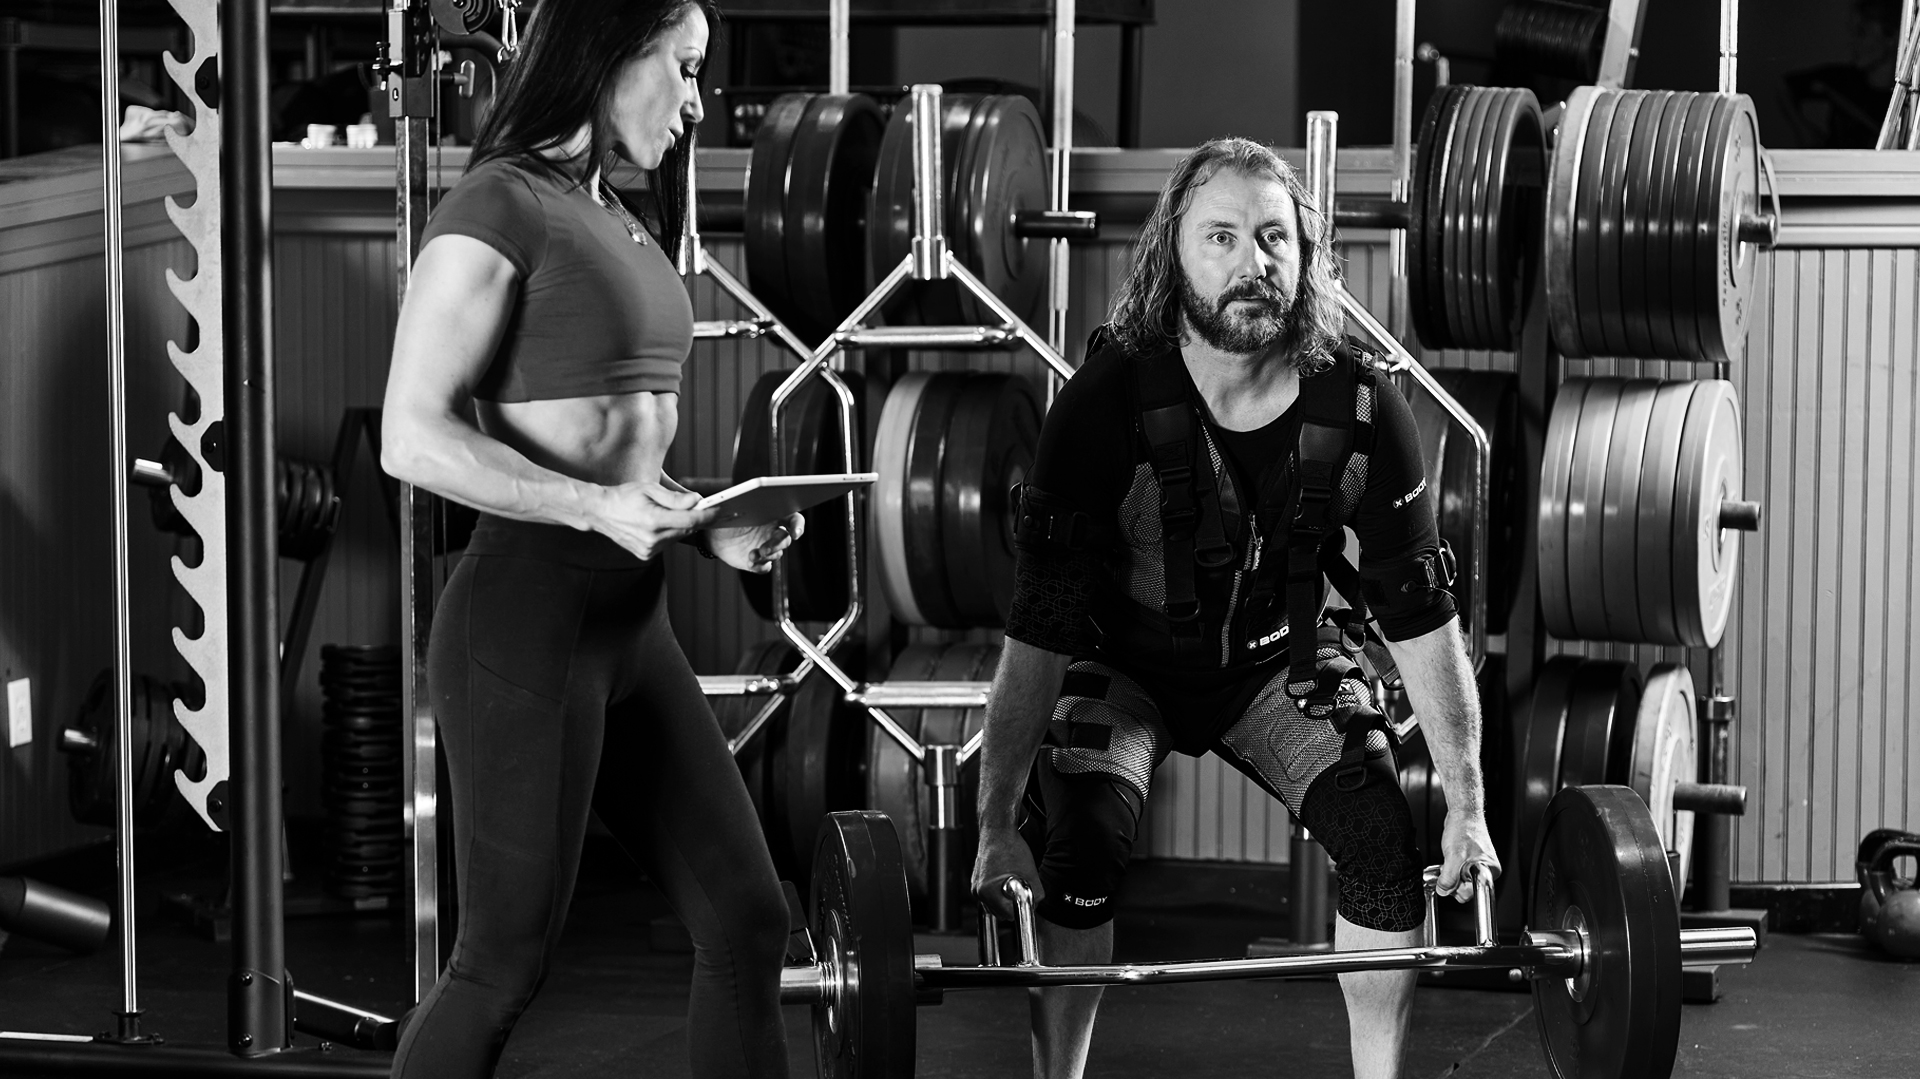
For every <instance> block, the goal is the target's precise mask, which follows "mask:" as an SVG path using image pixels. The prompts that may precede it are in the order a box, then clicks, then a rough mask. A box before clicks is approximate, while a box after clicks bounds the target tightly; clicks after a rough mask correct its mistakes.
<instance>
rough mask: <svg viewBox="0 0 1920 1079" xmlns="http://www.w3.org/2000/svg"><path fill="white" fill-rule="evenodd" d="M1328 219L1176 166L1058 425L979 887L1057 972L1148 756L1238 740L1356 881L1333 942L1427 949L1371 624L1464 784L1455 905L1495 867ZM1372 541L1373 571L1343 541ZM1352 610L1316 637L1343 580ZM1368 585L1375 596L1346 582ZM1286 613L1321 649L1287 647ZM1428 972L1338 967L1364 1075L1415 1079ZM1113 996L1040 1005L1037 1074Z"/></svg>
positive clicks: (1077, 1052) (1033, 529)
mask: <svg viewBox="0 0 1920 1079" xmlns="http://www.w3.org/2000/svg"><path fill="white" fill-rule="evenodd" d="M1331 235H1332V229H1331V226H1330V223H1329V221H1328V220H1327V217H1326V216H1325V215H1324V214H1323V213H1321V212H1320V211H1319V210H1317V209H1316V208H1315V207H1314V206H1313V205H1312V202H1311V200H1310V198H1309V196H1308V194H1307V192H1306V191H1305V189H1304V188H1303V187H1302V185H1301V183H1300V181H1299V179H1298V177H1297V175H1296V174H1295V173H1294V171H1293V169H1292V168H1290V167H1289V166H1288V165H1287V164H1286V163H1285V162H1284V161H1282V160H1281V159H1280V158H1279V156H1278V155H1276V154H1275V153H1274V152H1273V151H1272V150H1271V149H1269V148H1267V147H1264V146H1261V145H1259V144H1256V143H1253V142H1249V141H1247V140H1244V139H1220V140H1215V141H1213V142H1210V143H1208V144H1206V145H1204V146H1201V147H1200V148H1198V149H1196V150H1195V151H1193V153H1192V154H1190V155H1189V156H1188V157H1187V158H1185V159H1184V160H1183V161H1182V162H1181V163H1180V164H1179V165H1177V166H1176V167H1175V168H1174V170H1173V172H1172V174H1171V175H1170V176H1169V178H1168V180H1167V183H1166V186H1165V188H1164V190H1163V191H1162V192H1161V194H1160V198H1159V201H1158V203H1157V204H1156V206H1155V207H1154V210H1153V212H1152V214H1151V215H1150V216H1149V217H1148V219H1147V222H1146V224H1145V225H1144V226H1143V227H1142V229H1141V233H1140V237H1139V240H1138V245H1137V247H1136V250H1135V255H1134V261H1133V266H1132V269H1131V271H1130V273H1129V275H1128V277H1127V279H1126V281H1125V282H1124V283H1123V284H1122V286H1121V288H1120V291H1119V294H1118V296H1117V297H1116V299H1115V303H1114V309H1113V312H1112V321H1111V323H1110V324H1109V325H1108V326H1106V327H1103V328H1102V330H1101V332H1100V333H1098V334H1096V335H1095V339H1094V341H1093V342H1092V343H1091V344H1090V346H1089V353H1090V354H1089V356H1088V358H1087V360H1086V363H1085V364H1084V366H1082V367H1081V369H1080V371H1079V372H1078V373H1077V374H1076V375H1075V376H1074V377H1073V379H1072V380H1071V381H1070V382H1068V383H1067V385H1066V387H1065V388H1064V389H1063V390H1062V391H1061V393H1060V395H1059V398H1058V400H1057V401H1056V402H1055V404H1054V406H1053V408H1052V410H1051V411H1050V412H1049V413H1048V415H1047V420H1046V425H1045V428H1044V430H1043V431H1042V434H1041V438H1040V447H1039V451H1038V453H1037V455H1036V457H1035V460H1034V464H1033V468H1032V470H1031V471H1030V472H1029V474H1028V479H1027V483H1026V484H1025V485H1024V487H1023V488H1022V489H1021V493H1020V496H1019V497H1020V509H1019V514H1018V525H1017V531H1016V538H1017V541H1018V547H1019V560H1018V570H1017V584H1016V590H1015V594H1014V601H1013V608H1012V611H1011V614H1010V615H1009V618H1008V621H1007V641H1006V648H1005V651H1004V653H1003V655H1002V658H1001V660H1000V666H999V670H998V674H997V677H996V678H995V681H994V685H993V692H992V696H991V703H990V704H989V705H988V709H987V719H986V741H985V745H984V747H983V749H982V751H981V771H980V791H979V821H980V853H979V859H978V862H977V863H976V865H975V869H974V887H975V890H976V892H977V893H979V894H980V895H981V897H982V899H983V901H984V902H986V903H988V904H989V905H990V906H991V907H993V908H994V909H996V910H997V911H998V912H999V913H1001V914H1002V915H1003V916H1004V915H1010V914H1011V913H1012V911H1011V907H1010V905H1009V903H1008V901H1007V899H1006V897H1005V893H1004V890H1003V885H1004V883H1005V881H1006V879H1007V878H1009V877H1018V878H1020V879H1021V880H1023V881H1026V882H1028V884H1029V885H1030V886H1032V887H1033V889H1034V892H1035V894H1036V896H1037V897H1038V912H1039V914H1040V920H1039V921H1040V931H1039V941H1040V950H1041V959H1042V961H1044V962H1047V963H1050V964H1055V965H1062V964H1065V965H1072V964H1086V963H1104V962H1108V961H1110V958H1111V955H1112V951H1113V924H1112V918H1113V911H1112V904H1111V899H1112V896H1113V894H1114V891H1115V889H1116V888H1117V887H1118V885H1119V883H1120V879H1121V877H1122V875H1123V874H1124V872H1125V869H1126V865H1127V861H1128V858H1129V856H1130V854H1131V852H1132V849H1133V844H1134V840H1135V835H1136V832H1137V830H1138V827H1139V821H1140V813H1141V810H1142V808H1143V807H1144V805H1145V803H1146V798H1147V794H1148V790H1149V785H1150V781H1151V778H1152V775H1153V771H1154V769H1155V768H1156V767H1157V766H1158V765H1159V764H1160V762H1161V761H1163V760H1164V759H1165V758H1166V756H1167V754H1168V753H1170V752H1172V751H1174V750H1179V751H1181V752H1184V753H1188V754H1191V755H1196V756H1197V755H1199V754H1202V753H1206V752H1213V753H1218V754H1220V755H1221V756H1222V757H1223V758H1224V759H1226V760H1227V761H1228V762H1230V763H1231V764H1233V766H1234V767H1236V768H1238V769H1239V770H1240V771H1242V772H1243V773H1245V774H1246V775H1248V776H1249V777H1250V778H1252V779H1253V780H1254V781H1255V782H1257V783H1258V784H1259V785H1260V786H1261V787H1262V788H1264V789H1265V790H1266V791H1267V792H1268V793H1270V794H1272V795H1273V796H1274V797H1276V798H1280V799H1282V800H1283V801H1284V802H1285V804H1286V806H1287V808H1288V810H1289V811H1290V812H1292V813H1293V814H1294V815H1295V816H1296V817H1297V818H1298V819H1300V820H1301V821H1302V823H1304V824H1305V825H1306V826H1307V827H1308V828H1309V829H1310V830H1311V831H1312V832H1313V834H1314V835H1315V836H1316V837H1317V838H1318V839H1319V840H1320V841H1321V843H1323V844H1324V845H1325V847H1326V849H1327V851H1328V853H1329V854H1330V855H1332V857H1333V858H1334V860H1335V862H1336V863H1337V865H1338V867H1339V871H1340V872H1339V880H1340V905H1339V916H1338V919H1337V921H1336V929H1335V944H1336V946H1337V947H1339V948H1340V949H1342V950H1351V949H1360V948H1399V947H1407V946H1410V945H1412V944H1413V943H1414V942H1415V941H1416V940H1417V939H1418V937H1419V931H1420V926H1421V923H1422V920H1423V918H1424V914H1425V910H1424V906H1425V904H1424V897H1423V894H1422V890H1423V886H1422V881H1421V870H1422V867H1421V865H1420V863H1419V860H1418V854H1417V852H1416V850H1415V848H1414V842H1413V831H1412V821H1411V816H1410V814H1409V811H1408V809H1407V804H1406V800H1405V798H1404V797H1403V796H1402V795H1401V793H1400V789H1399V785H1398V783H1397V782H1396V779H1395V774H1394V769H1393V762H1392V758H1391V756H1390V754H1389V750H1388V740H1387V736H1386V730H1385V724H1384V723H1383V722H1382V721H1381V720H1380V717H1379V715H1378V713H1377V712H1375V711H1374V710H1373V709H1372V707H1371V705H1370V703H1369V701H1370V696H1371V695H1370V693H1369V691H1368V689H1367V686H1366V684H1365V682H1364V681H1363V680H1362V678H1361V676H1360V670H1359V668H1358V667H1357V665H1356V664H1355V663H1354V662H1353V659H1352V657H1353V656H1354V655H1355V654H1356V653H1357V652H1358V651H1359V649H1360V644H1359V638H1360V637H1361V630H1362V623H1363V621H1364V620H1365V619H1366V618H1367V617H1368V615H1367V612H1368V611H1369V610H1370V611H1371V617H1372V618H1373V619H1376V620H1377V621H1376V623H1375V626H1376V628H1377V632H1378V634H1379V635H1383V636H1384V637H1385V645H1386V649H1385V651H1386V652H1388V653H1390V654H1391V656H1392V658H1393V660H1394V661H1395V662H1396V663H1397V665H1398V668H1399V671H1400V675H1401V677H1402V678H1403V679H1404V682H1405V684H1406V687H1407V692H1408V695H1409V697H1410V699H1411V701H1412V703H1413V706H1414V708H1415V710H1416V711H1417V713H1418V714H1419V715H1420V717H1421V720H1422V725H1423V727H1424V729H1425V732H1426V737H1427V742H1428V744H1429V746H1430V747H1431V752H1432V754H1433V759H1434V765H1435V768H1436V769H1437V771H1438V773H1439V775H1440V778H1441V782H1442V783H1443V785H1444V786H1445V788H1446V791H1447V803H1448V814H1447V820H1446V828H1445V834H1444V839H1443V849H1444V867H1443V870H1442V875H1441V879H1440V882H1439V886H1438V887H1439V891H1441V892H1442V893H1450V894H1453V895H1454V896H1455V897H1456V898H1457V899H1459V900H1460V901H1462V902H1464V901H1466V900H1467V899H1469V898H1471V895H1472V882H1471V878H1469V877H1468V876H1466V867H1467V866H1468V865H1469V863H1480V864H1483V865H1485V866H1487V867H1488V868H1489V869H1491V870H1494V871H1497V870H1498V862H1497V860H1496V859H1495V857H1494V854H1493V846H1492V842H1491V841H1490V839H1489V838H1488V835H1487V827H1486V816H1485V812H1484V807H1483V801H1482V799H1483V792H1482V789H1481V778H1480V770H1479V763H1478V762H1479V727H1480V717H1479V707H1478V698H1477V696H1476V694H1475V691H1474V683H1473V675H1472V670H1471V668H1470V666H1469V664H1468V660H1467V654H1466V649H1465V647H1464V644H1463V642H1462V638H1461V635H1460V631H1459V628H1458V623H1457V620H1456V618H1455V613H1454V608H1453V601H1452V598H1451V596H1450V595H1449V594H1448V593H1447V591H1446V589H1445V586H1446V584H1447V583H1448V581H1449V579H1450V578H1451V556H1450V554H1449V552H1447V551H1446V549H1445V547H1444V545H1443V544H1442V543H1441V541H1440V539H1439V535H1438V531H1437V529H1436V527H1435V523H1434V513H1433V506H1432V502H1431V499H1430V498H1429V497H1428V496H1427V495H1426V479H1425V476H1424V475H1423V466H1422V462H1421V456H1420V449H1419V438H1418V436H1417V433H1416V431H1415V428H1414V424H1413V418H1412V415H1411V413H1410V412H1409V410H1408V408H1407V404H1406V402H1405V401H1404V400H1403V399H1402V398H1401V396H1400V395H1399V393H1398V392H1397V391H1396V390H1395V389H1394V388H1393V386H1392V384H1391V383H1390V382H1388V381H1387V380H1386V379H1385V378H1384V377H1382V376H1381V375H1380V374H1379V373H1378V372H1377V371H1376V370H1375V368H1374V365H1373V362H1372V360H1371V358H1370V357H1368V356H1366V355H1365V354H1363V353H1361V352H1360V351H1359V349H1358V348H1357V346H1356V345H1355V344H1354V343H1353V342H1350V341H1347V340H1345V339H1344V338H1343V336H1342V326H1343V321H1342V315H1341V312H1340V308H1339V305H1338V301H1337V298H1336V292H1335V289H1336V276H1335V269H1334V262H1333V253H1332V251H1331V250H1330V240H1331ZM1343 525H1344V526H1349V527H1351V528H1352V530H1353V532H1354V534H1355V535H1356V536H1357V537H1358V539H1359V541H1360V558H1359V567H1358V573H1357V574H1355V573H1354V572H1353V571H1352V570H1351V569H1350V568H1348V563H1346V561H1345V559H1344V556H1343V555H1340V554H1339V550H1340V547H1339V544H1338V543H1337V542H1336V541H1334V540H1333V538H1332V537H1335V536H1338V535H1340V534H1341V531H1340V529H1341V526H1343ZM1323 571H1324V572H1325V573H1326V574H1327V575H1328V576H1329V577H1330V578H1331V579H1332V580H1333V581H1334V583H1335V584H1336V585H1338V586H1340V588H1339V590H1340V592H1341V594H1342V598H1344V599H1346V600H1347V601H1348V603H1349V604H1352V605H1353V611H1352V612H1351V613H1350V615H1349V616H1348V617H1347V618H1345V619H1344V620H1343V619H1339V618H1335V619H1333V620H1332V623H1331V624H1332V626H1333V628H1332V629H1331V630H1329V629H1323V628H1317V627H1318V625H1319V623H1320V622H1321V618H1320V612H1321V603H1322V601H1323V599H1324V598H1325V595H1324V593H1325V589H1324V585H1323V584H1322V572H1323ZM1354 593H1359V594H1358V595H1355V594H1354ZM1292 624H1299V625H1304V626H1306V627H1307V630H1306V633H1305V634H1304V637H1305V641H1306V645H1307V647H1305V648H1304V650H1303V651H1302V652H1301V653H1300V654H1298V655H1292V656H1290V655H1289V649H1288V644H1289V639H1290V637H1299V636H1302V635H1301V634H1290V633H1289V632H1288V631H1289V629H1290V626H1291V625H1292ZM1413 984H1414V974H1413V972H1411V971H1394V972H1376V973H1366V974H1345V975H1341V988H1342V990H1343V991H1344V993H1345V996H1346V1001H1347V1011H1348V1018H1349V1026H1350V1040H1351V1045H1352V1051H1353V1062H1354V1071H1355V1074H1356V1075H1358V1076H1360V1077H1362V1079H1373V1077H1390V1076H1397V1075H1398V1074H1399V1071H1400V1061H1401V1056H1402V1046H1403V1043H1404V1040H1405V1036H1406V1030H1407V1023H1408V1020H1409V1018H1410V1015H1411V1006H1412V990H1413ZM1100 993H1101V991H1100V990H1099V989H1098V988H1056V989H1046V990H1035V991H1033V992H1032V999H1031V1010H1032V1023H1033V1045H1034V1074H1035V1075H1036V1076H1041V1077H1045V1079H1059V1077H1077V1076H1079V1075H1080V1073H1081V1071H1082V1070H1083V1068H1084V1067H1085V1064H1086V1058H1087V1048H1088V1045H1089V1043H1090V1041H1091V1038H1092V1033H1093V1020H1094V1013H1095V1011H1096V1009H1097V1008H1098V1007H1099V1001H1100Z"/></svg>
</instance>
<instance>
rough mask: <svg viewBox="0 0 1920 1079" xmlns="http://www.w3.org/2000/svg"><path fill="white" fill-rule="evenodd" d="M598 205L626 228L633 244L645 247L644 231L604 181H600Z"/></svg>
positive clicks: (645, 237)
mask: <svg viewBox="0 0 1920 1079" xmlns="http://www.w3.org/2000/svg"><path fill="white" fill-rule="evenodd" d="M600 204H601V205H602V206H604V207H605V208H606V209H607V210H608V211H609V212H611V213H612V214H613V215H614V216H616V217H618V218H619V219H620V223H621V224H623V225H625V226H627V235H628V236H631V237H633V242H634V243H637V244H639V245H641V246H642V247H645V246H646V243H647V233H646V230H645V229H643V228H641V227H640V222H638V221H635V220H634V219H633V215H632V214H630V213H628V212H627V207H626V204H625V203H623V202H621V201H620V196H618V195H616V194H614V193H613V188H611V187H609V186H607V182H606V181H605V180H602V181H600Z"/></svg>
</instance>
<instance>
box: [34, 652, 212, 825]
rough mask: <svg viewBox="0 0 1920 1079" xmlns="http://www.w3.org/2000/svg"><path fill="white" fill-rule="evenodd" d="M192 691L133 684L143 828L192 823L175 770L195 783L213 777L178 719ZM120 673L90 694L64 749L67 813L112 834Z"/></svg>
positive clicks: (149, 682)
mask: <svg viewBox="0 0 1920 1079" xmlns="http://www.w3.org/2000/svg"><path fill="white" fill-rule="evenodd" d="M185 690H186V687H185V686H181V685H173V684H168V683H165V682H162V681H160V680H159V679H157V678H152V677H149V676H147V675H141V674H136V675H135V676H134V678H133V700H132V708H131V710H132V712H133V741H132V744H131V747H130V748H131V752H130V754H129V755H130V756H131V757H132V759H133V822H134V824H135V825H136V826H138V827H141V828H152V827H158V826H161V825H165V824H168V823H171V822H173V821H174V820H177V819H178V820H183V819H185V818H184V816H183V815H182V813H181V812H179V811H181V810H184V808H185V803H184V800H182V799H180V798H178V797H176V792H175V790H174V783H173V773H174V770H175V769H179V770H180V771H183V772H185V773H186V774H187V775H189V776H198V775H199V774H200V773H201V772H203V771H204V770H205V767H206V760H205V757H204V755H203V754H202V752H201V750H200V747H199V745H198V744H196V743H195V742H194V741H193V740H192V739H190V738H188V737H187V732H186V729H185V728H183V727H181V725H180V723H179V721H178V720H177V719H175V718H174V700H175V698H178V697H180V696H182V695H183V694H184V693H185ZM112 698H113V672H112V671H110V670H109V671H101V672H100V673H99V674H98V675H96V676H94V679H93V683H92V684H91V685H90V686H88V687H87V695H86V697H85V698H83V699H82V700H81V702H80V712H79V715H78V716H77V717H76V718H75V720H74V724H73V726H71V727H69V728H67V730H66V731H65V732H64V733H63V735H62V737H61V742H60V749H61V751H62V752H63V753H65V754H66V756H67V809H68V810H69V811H70V812H71V813H72V814H73V819H74V820H76V821H79V822H80V823H82V824H95V825H100V826H102V827H111V826H112V824H113V821H114V800H115V795H114V769H115V764H114V761H115V753H116V750H115V732H114V723H113V716H114V709H113V699H112Z"/></svg>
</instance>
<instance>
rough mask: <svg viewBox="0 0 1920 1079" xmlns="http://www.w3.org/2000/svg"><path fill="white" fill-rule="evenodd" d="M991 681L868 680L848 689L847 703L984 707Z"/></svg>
mask: <svg viewBox="0 0 1920 1079" xmlns="http://www.w3.org/2000/svg"><path fill="white" fill-rule="evenodd" d="M992 685H993V683H991V682H870V683H868V684H866V685H864V686H861V687H859V688H858V689H855V690H852V691H849V692H848V693H847V696H846V700H847V703H848V704H862V705H865V704H871V705H876V706H878V707H881V708H985V707H986V705H987V693H988V691H989V689H990V688H991V687H992Z"/></svg>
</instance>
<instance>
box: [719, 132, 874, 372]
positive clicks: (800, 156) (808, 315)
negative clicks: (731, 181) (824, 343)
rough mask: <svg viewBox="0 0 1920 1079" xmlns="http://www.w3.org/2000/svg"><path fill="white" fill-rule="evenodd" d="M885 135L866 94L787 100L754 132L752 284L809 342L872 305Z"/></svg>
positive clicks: (749, 208) (749, 230) (749, 199)
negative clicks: (871, 251) (875, 212)
mask: <svg viewBox="0 0 1920 1079" xmlns="http://www.w3.org/2000/svg"><path fill="white" fill-rule="evenodd" d="M883 130H884V125H883V123H882V120H881V114H880V107H879V106H878V105H877V104H875V103H874V101H873V99H871V98H869V97H867V96H866V95H864V94H782V95H781V96H780V97H777V98H775V99H774V101H773V103H772V104H771V105H769V106H768V108H767V113H766V116H765V118H764V119H763V120H762V121H761V123H760V127H759V129H758V130H757V131H755V133H754V137H753V152H752V156H751V157H750V159H749V165H748V171H747V191H746V220H745V226H746V256H747V259H746V261H747V282H748V284H749V286H750V287H751V288H752V289H753V291H754V294H755V295H756V296H758V297H759V298H760V300H761V302H763V303H765V304H766V305H767V307H768V308H769V309H770V310H772V311H773V313H774V314H775V315H777V316H778V317H779V318H780V320H781V321H782V322H784V323H786V324H787V325H788V326H789V327H790V328H791V329H793V331H794V332H795V333H797V334H800V335H801V336H802V337H804V338H806V339H808V340H809V341H818V340H821V339H822V338H824V337H825V336H826V334H827V333H828V332H829V331H831V330H832V329H833V328H834V327H835V326H837V325H838V324H839V323H840V321H841V320H842V319H844V318H846V316H848V315H850V314H852V313H853V309H854V308H855V307H856V306H858V305H859V303H860V301H861V300H863V299H865V298H866V295H867V290H868V287H869V280H868V277H867V273H866V250H865V246H864V238H865V236H866V224H867V223H866V217H867V211H868V205H869V195H870V193H871V191H872V188H873V177H874V160H875V158H876V156H877V155H878V154H879V150H880V137H881V133H882V131H883Z"/></svg>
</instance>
